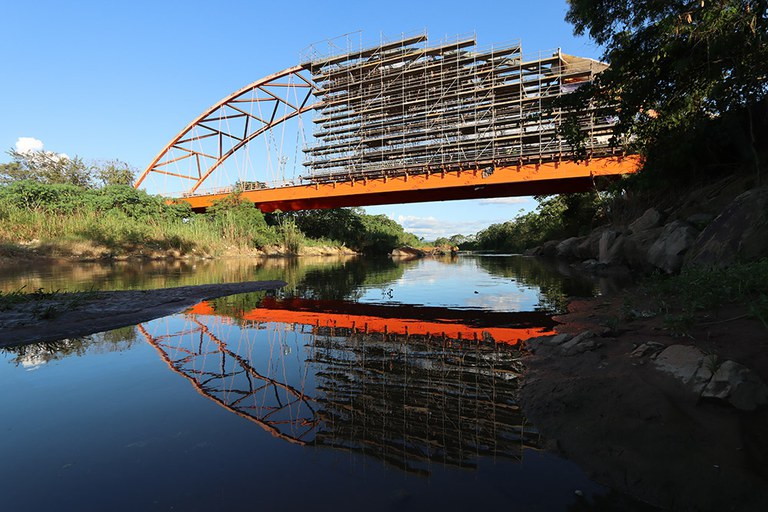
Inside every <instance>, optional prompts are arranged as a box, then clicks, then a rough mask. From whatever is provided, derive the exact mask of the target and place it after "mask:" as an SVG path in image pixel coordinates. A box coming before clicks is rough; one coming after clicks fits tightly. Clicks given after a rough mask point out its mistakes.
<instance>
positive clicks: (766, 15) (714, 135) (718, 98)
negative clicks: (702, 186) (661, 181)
mask: <svg viewBox="0 0 768 512" xmlns="http://www.w3.org/2000/svg"><path fill="white" fill-rule="evenodd" d="M569 3H570V8H569V11H568V14H567V16H566V20H567V21H569V22H571V23H572V24H573V25H574V31H575V33H576V34H579V35H581V34H585V33H587V34H589V35H590V36H591V37H592V39H594V40H595V42H596V43H598V44H599V45H602V46H604V47H605V54H604V59H605V60H606V61H607V62H609V63H610V67H609V68H608V69H607V70H606V71H604V72H602V73H601V74H600V75H598V76H597V77H596V79H595V80H594V82H593V83H592V84H590V85H588V86H585V87H582V88H581V89H580V90H579V91H577V93H576V94H574V95H569V96H570V97H569V98H568V100H569V101H570V102H572V106H576V107H578V105H579V104H582V105H583V104H584V102H593V104H595V103H597V104H598V105H610V106H612V107H613V109H614V113H615V115H616V116H617V117H618V119H619V123H618V124H617V125H616V135H617V137H632V138H633V139H634V141H635V145H636V147H637V149H639V150H641V151H642V152H644V153H645V154H646V157H647V164H646V168H648V167H649V166H650V167H654V166H655V167H664V166H667V167H669V164H675V165H676V166H677V167H678V168H680V167H681V166H680V164H685V165H688V166H689V167H691V166H692V167H693V168H696V167H710V168H711V167H713V164H714V165H722V164H723V159H727V158H728V157H729V155H733V156H738V155H742V156H743V157H745V158H747V159H748V161H750V162H751V163H752V165H753V166H754V167H755V168H756V170H758V171H759V166H760V155H759V153H760V151H761V150H764V149H765V147H766V140H768V101H767V97H768V82H767V81H766V77H767V76H768V2H765V0H695V1H690V0H667V1H663V2H661V1H648V0H569ZM742 160H744V158H742Z"/></svg>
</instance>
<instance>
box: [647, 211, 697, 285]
mask: <svg viewBox="0 0 768 512" xmlns="http://www.w3.org/2000/svg"><path fill="white" fill-rule="evenodd" d="M697 234H698V233H697V232H696V229H695V228H694V227H693V226H691V225H690V224H687V223H685V222H682V221H679V220H676V221H673V222H670V223H669V224H667V225H666V226H664V230H663V231H662V232H661V234H660V235H659V238H658V239H656V241H655V242H654V243H653V245H651V247H650V248H649V249H648V262H649V263H650V264H651V265H653V266H654V267H656V268H660V269H661V270H663V271H664V272H666V273H667V274H673V273H675V272H677V271H679V270H680V268H681V267H682V266H683V258H684V257H685V253H686V252H688V249H690V248H691V246H692V245H693V243H694V242H695V241H696V236H697Z"/></svg>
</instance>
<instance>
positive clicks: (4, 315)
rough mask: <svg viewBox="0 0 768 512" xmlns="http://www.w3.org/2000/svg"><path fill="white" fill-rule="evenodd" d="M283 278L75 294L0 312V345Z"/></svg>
mask: <svg viewBox="0 0 768 512" xmlns="http://www.w3.org/2000/svg"><path fill="white" fill-rule="evenodd" d="M285 285H286V283H285V282H284V281H252V282H244V283H225V284H208V285H197V286H180V287H176V288H160V289H156V290H127V291H107V292H73V293H62V294H56V295H55V296H53V297H51V298H43V299H40V300H34V299H33V300H28V301H25V302H22V303H19V304H14V305H13V307H11V308H9V309H7V310H5V311H0V347H4V346H11V345H23V344H28V343H38V342H44V341H55V340H60V339H64V338H72V337H77V336H86V335H88V334H93V333H96V332H102V331H108V330H111V329H117V328H119V327H124V326H127V325H134V324H138V323H141V322H146V321H149V320H152V319H155V318H160V317H163V316H167V315H171V314H174V313H178V312H180V311H183V310H184V309H186V308H188V307H190V306H193V305H195V304H197V303H198V302H200V301H203V300H208V299H215V298H217V297H224V296H226V295H234V294H238V293H248V292H255V291H261V290H274V289H277V288H282V287H283V286H285Z"/></svg>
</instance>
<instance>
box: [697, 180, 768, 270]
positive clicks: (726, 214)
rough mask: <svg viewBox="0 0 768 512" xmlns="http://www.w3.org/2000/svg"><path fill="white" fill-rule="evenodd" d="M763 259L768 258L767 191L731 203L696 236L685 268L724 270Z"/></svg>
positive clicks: (761, 190)
mask: <svg viewBox="0 0 768 512" xmlns="http://www.w3.org/2000/svg"><path fill="white" fill-rule="evenodd" d="M763 256H768V188H759V189H753V190H749V191H747V192H744V193H743V194H741V195H740V196H738V197H737V198H736V199H734V200H733V202H732V203H731V204H730V205H728V206H727V207H726V208H725V210H723V212H722V213H721V214H720V215H718V216H717V217H716V218H715V219H714V220H713V221H712V222H710V223H709V224H708V225H707V227H706V228H705V229H704V231H702V232H701V234H700V235H699V236H698V238H697V239H696V241H695V243H694V244H693V246H692V247H691V249H690V251H689V252H688V256H687V258H686V261H685V265H686V266H697V265H706V266H712V265H715V266H725V265H728V264H730V263H733V262H736V261H753V260H756V259H759V258H761V257H763Z"/></svg>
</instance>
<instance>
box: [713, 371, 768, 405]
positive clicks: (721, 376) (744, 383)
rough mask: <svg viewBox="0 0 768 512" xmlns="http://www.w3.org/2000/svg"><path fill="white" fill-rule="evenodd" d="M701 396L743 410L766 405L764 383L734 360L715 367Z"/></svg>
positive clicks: (766, 392) (767, 403)
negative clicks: (724, 402)
mask: <svg viewBox="0 0 768 512" xmlns="http://www.w3.org/2000/svg"><path fill="white" fill-rule="evenodd" d="M701 396H702V397H703V398H717V399H719V400H724V401H726V402H728V403H730V404H731V405H733V406H734V407H736V408H737V409H741V410H743V411H754V410H755V409H757V408H758V407H760V406H763V405H768V387H766V385H765V383H764V382H763V381H762V380H760V377H758V376H757V375H756V374H755V373H754V372H753V371H752V370H750V369H749V368H747V367H746V366H742V365H740V364H739V363H736V362H734V361H725V362H723V363H722V364H721V365H720V366H719V367H718V368H717V370H716V371H715V374H714V375H713V376H712V380H710V381H709V384H707V386H706V388H704V391H703V392H702V393H701Z"/></svg>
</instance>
